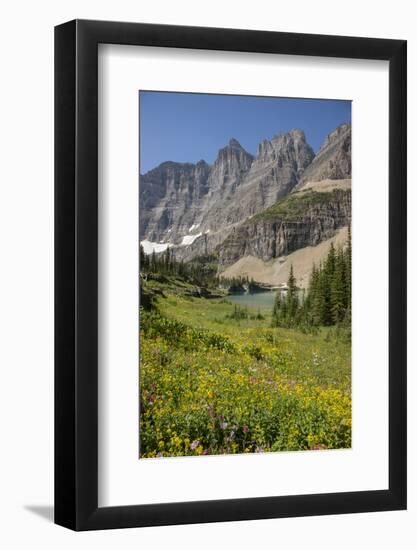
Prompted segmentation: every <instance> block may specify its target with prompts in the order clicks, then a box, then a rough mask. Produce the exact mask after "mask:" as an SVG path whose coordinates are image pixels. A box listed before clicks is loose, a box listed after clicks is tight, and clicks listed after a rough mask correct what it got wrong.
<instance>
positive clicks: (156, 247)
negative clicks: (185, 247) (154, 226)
mask: <svg viewBox="0 0 417 550" xmlns="http://www.w3.org/2000/svg"><path fill="white" fill-rule="evenodd" d="M140 244H141V245H142V247H143V251H144V252H145V254H148V255H149V254H152V252H155V254H157V253H158V252H163V251H164V250H166V249H167V248H168V246H169V243H153V242H151V241H147V240H145V241H140Z"/></svg>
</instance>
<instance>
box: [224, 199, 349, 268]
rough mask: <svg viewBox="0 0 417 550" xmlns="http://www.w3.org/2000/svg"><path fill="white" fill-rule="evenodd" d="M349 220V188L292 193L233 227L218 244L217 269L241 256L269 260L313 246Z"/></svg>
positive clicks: (345, 224)
mask: <svg viewBox="0 0 417 550" xmlns="http://www.w3.org/2000/svg"><path fill="white" fill-rule="evenodd" d="M350 223H351V192H350V190H349V191H347V190H334V191H332V192H326V193H322V192H319V193H317V192H313V191H306V192H299V193H296V194H292V195H291V196H290V197H288V198H286V199H283V200H282V201H280V202H279V203H277V204H276V205H275V206H273V207H272V208H270V209H268V210H266V211H265V212H262V214H259V215H257V216H254V217H253V218H252V219H250V220H247V221H246V222H244V223H242V224H240V225H239V226H237V227H235V228H233V230H232V231H231V233H230V234H229V235H228V237H227V238H226V239H225V240H224V241H223V242H222V244H221V246H219V247H218V248H217V252H218V258H219V265H220V269H221V270H222V269H225V268H226V267H227V266H229V265H231V264H233V263H235V262H237V261H238V260H239V259H240V258H242V257H244V256H255V257H257V258H260V259H262V260H264V261H268V260H272V259H275V258H278V257H280V256H286V255H287V254H290V253H291V252H294V251H295V250H298V249H300V248H304V247H306V246H315V245H317V244H319V243H320V242H322V241H324V240H326V239H329V238H331V237H333V236H334V235H335V233H336V231H337V230H338V229H339V228H341V227H344V226H347V225H350Z"/></svg>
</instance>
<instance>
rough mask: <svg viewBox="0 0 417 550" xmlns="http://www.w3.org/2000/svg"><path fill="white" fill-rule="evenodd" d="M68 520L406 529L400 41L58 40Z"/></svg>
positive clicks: (210, 33) (104, 26)
mask: <svg viewBox="0 0 417 550" xmlns="http://www.w3.org/2000/svg"><path fill="white" fill-rule="evenodd" d="M55 159H56V164H55V196H56V201H55V206H56V209H55V220H56V226H55V243H56V246H55V258H56V264H55V265H56V278H55V279H56V287H55V288H56V300H55V303H56V325H55V326H56V328H55V354H56V355H55V358H56V359H55V381H56V382H55V411H56V412H55V521H56V523H58V524H60V525H63V526H65V527H68V528H71V529H74V530H90V529H107V528H121V527H140V526H152V525H168V524H178V523H198V522H213V521H234V520H247V519H261V518H279V517H288V516H306V515H323V514H339V513H353V512H370V511H383V510H401V509H405V507H406V42H405V41H402V40H385V39H384V40H381V39H373V38H372V39H371V38H353V37H338V36H319V35H305V34H288V33H279V32H260V31H246V30H236V29H214V28H213V29H211V28H193V27H173V26H161V25H148V24H139V23H116V22H99V21H79V20H77V21H71V22H68V23H65V24H63V25H60V26H58V27H56V30H55Z"/></svg>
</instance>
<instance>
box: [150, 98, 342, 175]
mask: <svg viewBox="0 0 417 550" xmlns="http://www.w3.org/2000/svg"><path fill="white" fill-rule="evenodd" d="M139 107H140V171H141V173H142V174H144V173H145V172H147V171H148V170H150V169H152V168H154V167H155V166H157V165H158V164H160V163H161V162H164V161H166V160H173V161H176V162H193V163H195V162H198V161H199V160H201V159H204V160H205V161H206V162H208V163H209V164H211V163H213V162H214V161H215V159H216V156H217V152H218V150H219V149H220V148H222V147H224V146H225V145H226V144H227V143H228V141H229V139H230V138H232V137H233V138H235V139H237V140H238V141H239V142H240V144H241V145H242V147H244V148H245V149H246V150H247V151H249V152H250V153H252V154H255V153H256V149H257V145H258V143H259V142H260V141H261V140H262V139H271V138H272V137H273V136H274V134H277V133H279V132H285V131H288V130H291V129H292V128H301V129H302V130H304V132H305V134H306V138H307V141H308V143H309V144H310V145H311V146H312V147H313V149H314V150H315V151H316V152H317V150H318V149H319V148H320V146H321V144H322V143H323V140H324V138H325V137H326V135H327V134H328V133H329V132H331V131H332V130H333V129H334V128H336V126H338V125H339V124H342V123H343V122H350V121H351V102H350V101H336V100H328V99H324V100H323V99H288V98H271V97H253V96H233V95H211V94H190V93H171V92H144V91H141V92H140V93H139Z"/></svg>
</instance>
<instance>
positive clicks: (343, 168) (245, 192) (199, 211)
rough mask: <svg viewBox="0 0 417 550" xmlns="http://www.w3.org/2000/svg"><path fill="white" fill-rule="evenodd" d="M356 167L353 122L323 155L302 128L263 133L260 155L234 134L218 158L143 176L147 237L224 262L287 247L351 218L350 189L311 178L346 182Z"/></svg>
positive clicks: (143, 232)
mask: <svg viewBox="0 0 417 550" xmlns="http://www.w3.org/2000/svg"><path fill="white" fill-rule="evenodd" d="M350 175H351V128H350V125H348V124H343V125H341V126H339V127H338V128H336V129H335V130H334V131H333V132H331V133H330V134H329V135H328V136H327V138H326V140H325V142H324V143H323V146H322V147H321V149H320V150H319V152H318V154H317V155H316V156H314V152H313V150H312V148H311V147H310V146H309V145H308V143H307V141H306V137H305V135H304V132H303V131H302V130H291V131H290V132H287V133H281V134H278V135H276V136H274V137H273V138H272V139H271V140H270V141H269V140H263V141H262V142H261V143H260V144H259V146H258V150H257V153H256V155H255V157H253V156H252V155H251V154H250V153H248V152H247V151H245V149H244V148H243V147H242V146H241V145H240V143H239V142H238V141H237V140H236V139H231V140H230V141H229V143H228V144H227V145H226V147H224V148H222V149H221V150H220V151H219V153H218V156H217V158H216V160H215V162H214V163H213V165H209V164H207V163H206V162H205V161H203V160H202V161H200V162H198V163H197V164H191V163H177V162H164V163H162V164H161V165H160V166H158V167H157V168H155V169H153V170H151V171H150V172H148V173H146V174H144V175H141V176H140V195H139V196H140V210H139V220H140V240H141V241H145V240H146V241H150V242H151V243H165V246H168V245H169V246H171V247H173V251H174V253H175V255H176V256H177V257H178V258H181V259H183V260H186V261H188V260H191V259H192V258H194V257H196V256H203V255H208V254H213V253H215V254H216V256H218V258H219V261H220V265H221V266H227V265H230V264H231V263H233V262H235V261H236V260H237V259H239V258H240V257H242V256H244V255H253V256H255V257H258V258H262V259H264V260H267V259H271V258H276V257H278V256H280V255H286V254H288V253H290V252H292V251H294V250H296V249H298V248H302V247H304V246H308V245H315V244H318V243H319V242H321V241H322V240H324V239H328V238H329V237H332V235H333V234H334V231H335V230H336V229H337V228H339V227H342V226H344V225H347V224H348V223H350V191H347V190H346V188H344V189H341V188H339V189H336V190H335V191H334V192H332V193H333V194H332V193H329V192H327V193H325V192H320V193H319V192H316V191H312V189H311V186H312V185H313V187H314V184H312V183H311V182H321V183H320V184H317V183H316V184H315V185H316V187H317V186H322V187H323V189H325V187H326V186H323V184H324V183H326V182H327V184H326V185H327V187H326V189H328V188H330V189H332V185H330V183H332V181H333V180H341V179H343V180H344V183H345V184H346V182H347V181H349V179H350ZM324 180H326V181H324ZM327 180H329V181H327ZM329 182H330V183H329ZM336 183H337V182H336ZM336 187H337V186H336ZM345 187H346V185H345ZM322 191H323V190H322ZM291 197H295V198H296V199H297V200H295V201H293V200H292V199H291ZM308 197H309V198H310V199H311V201H310V202H308V201H307V202H306V198H308ZM329 197H331V199H332V200H327V202H326V198H327V199H329ZM318 198H319V200H318ZM283 199H284V200H283ZM295 205H298V206H297V208H298V210H297V208H295ZM300 205H302V208H301V210H300ZM306 205H307V206H306ZM294 208H295V209H294ZM285 209H286V210H285ZM284 210H285V212H284ZM162 248H163V246H162Z"/></svg>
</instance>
